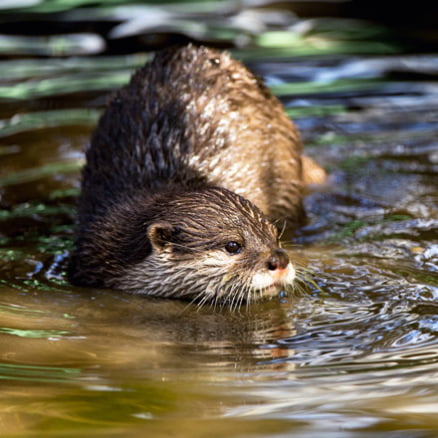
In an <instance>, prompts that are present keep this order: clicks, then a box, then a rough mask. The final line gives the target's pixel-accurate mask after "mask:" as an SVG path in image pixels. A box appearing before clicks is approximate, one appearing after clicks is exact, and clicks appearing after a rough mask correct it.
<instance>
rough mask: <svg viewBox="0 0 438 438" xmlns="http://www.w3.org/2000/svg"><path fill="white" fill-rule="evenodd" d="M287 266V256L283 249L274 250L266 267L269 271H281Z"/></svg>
mask: <svg viewBox="0 0 438 438" xmlns="http://www.w3.org/2000/svg"><path fill="white" fill-rule="evenodd" d="M288 264H289V256H288V255H287V252H286V251H285V250H284V249H276V250H275V251H273V252H272V254H271V256H270V257H269V259H268V262H267V266H268V269H269V270H270V271H276V270H277V269H278V270H283V269H286V268H287V265H288Z"/></svg>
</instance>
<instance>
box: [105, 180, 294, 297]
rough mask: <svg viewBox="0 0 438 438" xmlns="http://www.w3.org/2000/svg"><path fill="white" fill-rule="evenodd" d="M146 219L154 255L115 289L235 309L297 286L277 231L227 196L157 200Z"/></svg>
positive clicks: (208, 193)
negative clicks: (239, 305) (234, 306)
mask: <svg viewBox="0 0 438 438" xmlns="http://www.w3.org/2000/svg"><path fill="white" fill-rule="evenodd" d="M149 215H150V217H151V219H150V221H149V222H148V224H147V226H146V229H145V233H146V237H147V239H148V241H149V243H150V252H149V254H148V255H147V256H146V257H145V258H144V259H143V260H141V261H139V262H138V263H136V264H135V265H133V266H129V267H127V268H126V269H125V271H124V273H123V275H121V276H120V277H119V278H117V279H116V281H115V282H114V283H113V284H112V286H116V287H118V288H121V289H124V290H131V291H133V292H136V293H144V294H148V295H154V296H162V297H174V298H189V299H195V300H197V301H200V302H204V301H214V302H217V301H220V302H230V303H234V304H236V305H237V304H238V303H240V302H242V301H252V300H254V299H258V298H261V297H265V296H270V295H273V294H276V293H278V292H279V291H280V290H281V289H285V288H288V287H290V286H291V284H292V282H293V280H294V277H295V270H294V268H293V266H292V264H291V262H290V260H289V257H288V255H287V253H286V251H284V250H283V249H281V248H280V247H279V241H278V232H277V229H276V228H275V227H274V226H273V225H272V224H271V223H270V222H269V221H268V219H267V218H266V217H265V216H264V215H263V213H262V212H261V211H260V210H259V209H258V208H257V207H256V206H254V205H253V204H252V203H250V202H249V201H247V200H246V199H244V198H242V197H240V196H238V195H236V194H234V193H232V192H230V191H228V190H225V189H220V188H208V189H202V190H199V191H190V192H182V193H180V194H171V195H165V196H162V197H158V198H156V200H155V202H154V203H153V205H152V206H151V207H150V208H149Z"/></svg>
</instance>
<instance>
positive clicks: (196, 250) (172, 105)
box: [69, 46, 304, 301]
mask: <svg viewBox="0 0 438 438" xmlns="http://www.w3.org/2000/svg"><path fill="white" fill-rule="evenodd" d="M301 154H302V146H301V142H300V139H299V136H298V133H297V131H296V129H295V127H294V125H293V124H292V122H291V121H290V120H289V119H288V118H287V116H286V115H285V114H284V111H283V108H282V105H281V104H280V102H279V101H278V100H277V99H276V98H275V97H274V96H273V95H272V94H271V93H270V92H269V90H268V89H267V88H266V87H265V85H264V84H263V83H262V82H261V81H260V80H258V79H257V78H255V77H254V76H253V75H252V74H251V73H250V72H249V71H248V70H247V69H246V68H245V67H243V65H242V64H240V63H239V62H238V61H236V60H233V59H231V58H230V57H229V56H228V55H227V54H223V53H219V52H216V51H214V50H211V49H207V48H203V47H201V48H196V47H194V46H187V47H184V48H180V49H173V50H167V51H163V52H161V53H158V54H157V55H156V56H155V58H154V59H153V60H152V61H151V62H150V63H148V64H147V65H146V66H145V67H143V68H142V69H140V70H138V71H137V72H136V73H135V74H134V75H133V77H132V78H131V81H130V83H129V84H128V85H127V86H125V87H124V88H122V89H121V90H120V91H119V92H118V93H117V94H116V95H115V96H114V98H113V99H112V101H111V102H110V104H109V106H108V107H107V109H106V111H105V113H104V114H103V116H102V118H101V119H100V121H99V124H98V126H97V128H96V130H95V132H94V134H93V136H92V139H91V145H90V147H89V148H88V150H87V152H86V158H87V163H86V165H85V168H84V169H83V174H82V192H81V196H80V199H79V207H78V231H77V240H76V249H75V251H74V252H73V254H72V257H71V261H70V266H69V278H70V280H71V282H72V283H74V284H78V285H84V286H95V287H110V288H119V289H123V290H126V291H130V292H135V293H144V294H149V295H155V296H165V297H176V298H183V297H189V298H198V299H199V300H219V299H220V300H223V299H229V300H233V301H234V300H235V301H242V300H245V299H246V300H247V299H253V298H257V297H260V296H264V295H269V294H272V293H276V292H278V290H279V289H281V288H284V287H287V286H288V285H290V284H291V283H292V281H293V278H294V275H295V271H294V268H293V266H292V264H291V263H290V261H289V258H288V256H287V254H286V252H285V251H284V250H282V249H280V248H279V243H278V233H277V229H276V228H275V227H274V226H273V225H272V223H271V221H274V220H278V221H279V224H280V226H281V225H282V224H283V223H284V221H287V222H288V223H289V224H290V225H297V224H299V223H300V222H301V221H302V219H303V217H304V212H303V206H302V189H303V170H302V155H301Z"/></svg>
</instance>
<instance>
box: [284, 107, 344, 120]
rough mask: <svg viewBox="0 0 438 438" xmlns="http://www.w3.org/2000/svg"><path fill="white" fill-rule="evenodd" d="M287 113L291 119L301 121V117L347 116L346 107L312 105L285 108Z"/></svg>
mask: <svg viewBox="0 0 438 438" xmlns="http://www.w3.org/2000/svg"><path fill="white" fill-rule="evenodd" d="M285 112H286V114H287V115H288V116H289V117H290V118H292V119H299V118H301V117H321V116H333V115H337V114H345V113H346V112H347V108H346V107H345V106H344V105H324V106H323V105H321V106H318V105H312V106H305V107H289V108H285Z"/></svg>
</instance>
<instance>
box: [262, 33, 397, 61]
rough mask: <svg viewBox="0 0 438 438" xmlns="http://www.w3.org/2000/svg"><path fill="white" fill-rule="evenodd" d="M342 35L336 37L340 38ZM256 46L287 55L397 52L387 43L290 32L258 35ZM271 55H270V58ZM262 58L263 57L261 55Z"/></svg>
mask: <svg viewBox="0 0 438 438" xmlns="http://www.w3.org/2000/svg"><path fill="white" fill-rule="evenodd" d="M341 36H342V35H338V37H341ZM256 44H257V45H258V46H259V47H261V48H265V49H280V50H282V51H284V50H287V51H289V55H292V56H298V55H329V54H336V55H339V54H358V53H373V54H377V53H385V54H388V53H397V52H398V51H399V50H398V49H397V48H396V47H394V46H393V45H391V44H388V43H387V42H380V41H340V40H335V39H334V40H330V39H328V38H326V37H324V36H323V35H319V34H318V29H316V34H315V35H314V36H310V37H309V36H303V35H300V34H298V33H296V32H291V31H271V32H265V33H263V34H261V35H259V36H258V37H257V39H256ZM279 53H281V52H279ZM272 55H273V53H270V56H272ZM277 55H278V53H277ZM262 56H264V55H263V54H262Z"/></svg>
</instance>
